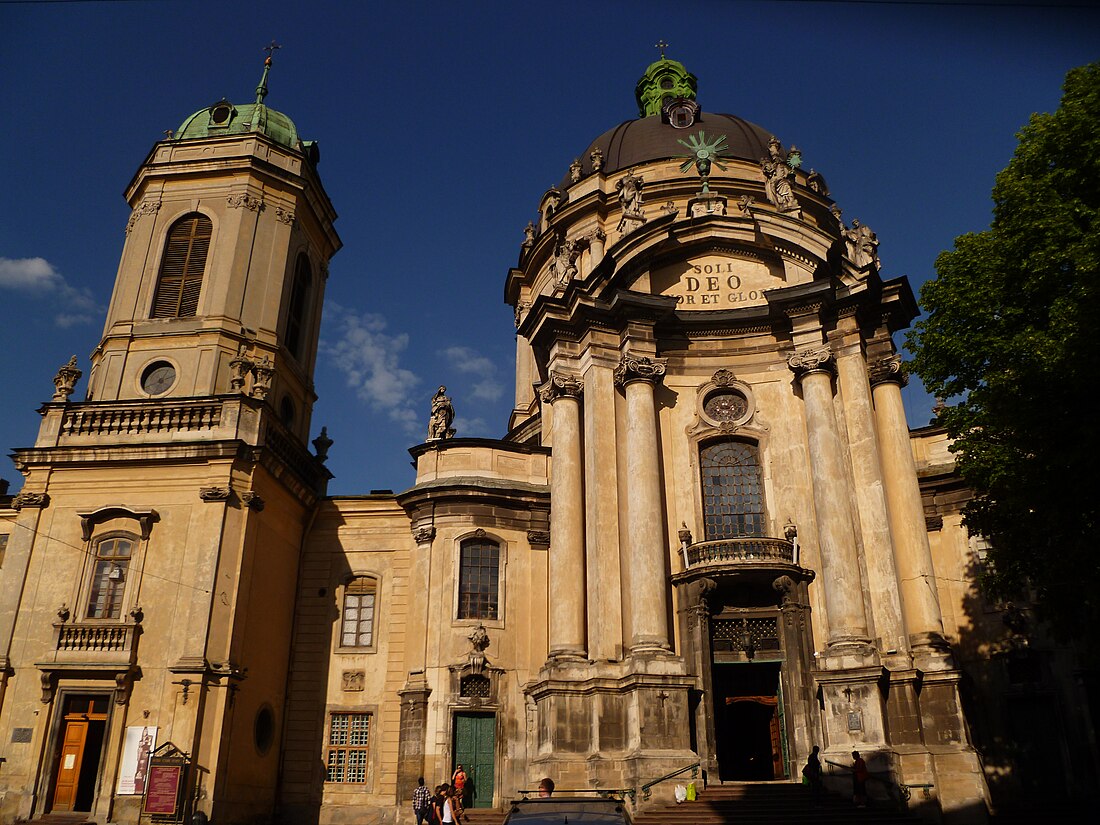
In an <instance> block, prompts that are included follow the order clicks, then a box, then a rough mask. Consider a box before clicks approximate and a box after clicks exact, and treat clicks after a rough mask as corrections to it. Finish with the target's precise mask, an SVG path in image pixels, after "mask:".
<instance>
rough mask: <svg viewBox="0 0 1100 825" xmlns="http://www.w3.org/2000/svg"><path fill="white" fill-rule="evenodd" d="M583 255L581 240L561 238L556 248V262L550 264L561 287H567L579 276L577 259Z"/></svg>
mask: <svg viewBox="0 0 1100 825" xmlns="http://www.w3.org/2000/svg"><path fill="white" fill-rule="evenodd" d="M580 254H581V244H580V241H579V239H577V238H573V239H567V238H565V237H564V236H563V237H559V239H558V245H557V246H556V247H555V248H554V260H553V261H551V263H550V269H551V271H552V273H553V275H554V277H555V279H556V282H557V285H558V286H559V287H565V286H567V285H568V284H569V282H570V281H572V280H573V278H574V277H575V276H576V274H577V259H578V258H579V257H580Z"/></svg>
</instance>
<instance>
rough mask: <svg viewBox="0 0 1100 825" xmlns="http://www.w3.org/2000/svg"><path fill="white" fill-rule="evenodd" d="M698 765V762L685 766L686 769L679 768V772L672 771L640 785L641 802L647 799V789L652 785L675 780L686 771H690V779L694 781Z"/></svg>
mask: <svg viewBox="0 0 1100 825" xmlns="http://www.w3.org/2000/svg"><path fill="white" fill-rule="evenodd" d="M699 764H700V763H699V762H693V763H692V764H690V765H687V766H686V767H683V768H680V770H678V771H673V772H672V773H666V774H665V775H664V776H662V777H660V778H658V779H654V780H653V781H652V782H647V783H646V784H644V785H642V799H643V800H645V799H649V789H650V788H652V787H653V786H654V785H660V784H661V783H662V782H665V781H667V780H669V779H675V778H676V777H677V776H679V775H680V774H682V773H684V772H686V771H691V778H692V779H695V777H697V776H698V775H699ZM704 784H705V783H704Z"/></svg>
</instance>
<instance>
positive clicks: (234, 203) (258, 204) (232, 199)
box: [225, 192, 264, 212]
mask: <svg viewBox="0 0 1100 825" xmlns="http://www.w3.org/2000/svg"><path fill="white" fill-rule="evenodd" d="M225 205H226V206H228V207H229V208H230V209H247V210H249V211H250V212H262V211H263V209H264V201H263V198H257V197H256V196H255V195H250V194H248V193H247V192H234V193H233V194H231V195H228V196H226V199H225Z"/></svg>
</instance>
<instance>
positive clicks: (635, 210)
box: [615, 172, 645, 232]
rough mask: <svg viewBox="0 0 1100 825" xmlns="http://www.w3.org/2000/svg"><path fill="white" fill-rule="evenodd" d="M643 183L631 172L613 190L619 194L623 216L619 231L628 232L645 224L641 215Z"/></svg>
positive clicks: (620, 220)
mask: <svg viewBox="0 0 1100 825" xmlns="http://www.w3.org/2000/svg"><path fill="white" fill-rule="evenodd" d="M644 184H645V181H644V180H643V179H642V178H640V177H638V176H637V175H635V174H634V173H633V172H627V173H626V176H625V177H623V178H622V180H620V181H619V182H618V183H617V184H615V189H616V190H617V191H618V193H619V205H620V206H622V209H623V216H622V218H620V219H619V231H620V232H623V231H626V232H629V231H630V230H632V229H636V228H637V227H639V226H641V225H642V224H643V223H645V215H643V214H642V186H643V185H644Z"/></svg>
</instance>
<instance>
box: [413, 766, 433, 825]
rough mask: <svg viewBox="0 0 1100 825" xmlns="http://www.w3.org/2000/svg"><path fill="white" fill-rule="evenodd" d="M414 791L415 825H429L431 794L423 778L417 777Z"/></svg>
mask: <svg viewBox="0 0 1100 825" xmlns="http://www.w3.org/2000/svg"><path fill="white" fill-rule="evenodd" d="M416 782H417V785H416V789H415V790H414V791H413V800H412V801H413V813H414V814H416V825H425V824H426V825H431V820H430V818H429V817H430V815H431V812H432V794H431V791H429V790H428V788H427V786H426V785H425V784H424V777H423V776H421V777H418V778H417V780H416Z"/></svg>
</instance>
